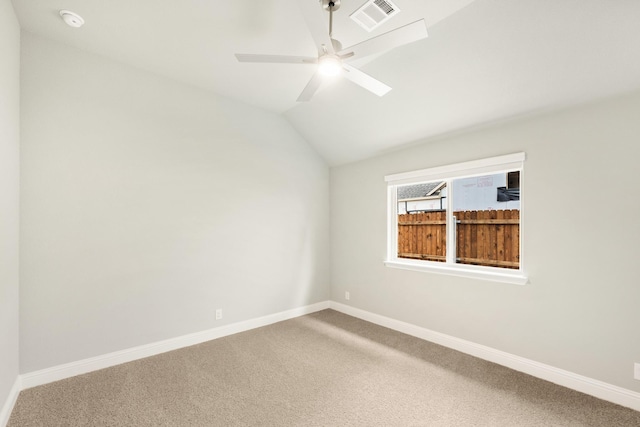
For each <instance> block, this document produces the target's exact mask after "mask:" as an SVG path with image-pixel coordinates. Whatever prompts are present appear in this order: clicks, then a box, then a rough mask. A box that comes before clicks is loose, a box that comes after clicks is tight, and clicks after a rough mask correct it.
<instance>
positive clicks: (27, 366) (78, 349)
mask: <svg viewBox="0 0 640 427" xmlns="http://www.w3.org/2000/svg"><path fill="white" fill-rule="evenodd" d="M21 78H22V82H21V83H22V131H23V133H22V175H21V178H22V212H21V215H22V224H21V257H22V259H21V274H22V277H21V302H20V321H21V330H20V338H21V344H20V346H21V355H20V359H21V364H20V369H21V372H31V371H34V370H37V369H42V368H47V367H50V366H54V365H58V364H61V363H66V362H72V361H77V360H80V359H83V358H87V357H92V356H97V355H102V354H105V353H108V352H112V351H116V350H121V349H125V348H130V347H133V346H137V345H142V344H146V343H150V342H154V341H158V340H162V339H167V338H171V337H176V336H180V335H183V334H186V333H191V332H197V331H201V330H206V329H209V328H212V327H216V326H221V325H224V324H226V323H231V322H237V321H241V320H245V319H250V318H255V317H259V316H263V315H268V314H272V313H276V312H280V311H283V310H287V309H292V308H295V307H300V306H304V305H307V304H312V303H316V302H320V301H325V300H327V299H328V296H329V252H328V249H329V240H328V239H329V237H328V235H329V222H328V219H329V208H328V206H329V170H328V168H327V166H326V164H325V163H324V161H323V160H321V158H320V157H319V156H318V155H317V154H316V153H315V152H314V151H313V150H312V149H311V148H310V146H309V145H308V144H307V143H306V142H305V141H304V140H303V139H302V138H301V137H300V136H299V135H298V134H297V133H296V132H295V131H294V130H293V128H292V127H291V126H290V125H289V124H288V123H287V122H286V121H284V120H283V119H282V118H280V117H278V116H276V115H274V114H271V113H267V112H264V111H262V110H259V109H256V108H253V107H249V106H247V105H244V104H240V103H236V102H232V101H230V100H226V99H224V98H221V97H218V96H215V95H213V94H208V93H206V92H203V91H202V90H199V89H196V88H192V87H189V86H186V85H183V84H180V83H177V82H174V81H171V80H167V79H165V78H161V77H158V76H155V75H153V74H150V73H147V72H144V71H140V70H137V69H134V68H131V67H129V66H125V65H123V64H119V63H116V62H113V61H110V60H107V59H104V58H101V57H98V56H94V55H91V54H88V53H85V52H82V51H80V50H76V49H73V48H69V47H66V46H64V45H60V44H57V43H55V42H52V41H47V40H45V39H42V38H39V37H37V36H34V35H31V34H29V33H23V49H22V74H21ZM216 308H222V309H223V311H224V318H223V319H222V320H220V321H216V320H215V316H214V314H215V309H216Z"/></svg>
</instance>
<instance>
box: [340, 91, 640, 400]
mask: <svg viewBox="0 0 640 427" xmlns="http://www.w3.org/2000/svg"><path fill="white" fill-rule="evenodd" d="M639 114H640V93H634V94H630V95H626V96H621V97H619V98H614V99H609V100H605V101H602V102H600V103H595V104H590V105H586V106H582V107H578V108H572V109H568V110H566V111H563V112H559V113H556V114H549V115H544V116H539V117H535V118H528V119H522V120H519V121H517V122H511V123H509V124H501V125H496V126H494V127H491V128H485V129H482V130H477V131H474V132H469V133H466V134H459V135H456V136H451V137H448V138H443V139H440V140H434V141H423V142H421V143H417V144H416V145H414V146H412V147H410V148H407V149H404V150H401V151H397V152H393V153H389V154H386V155H384V156H381V157H376V158H372V159H369V160H365V161H361V162H358V163H353V164H349V165H345V166H342V167H337V168H334V169H332V171H331V203H332V213H331V224H332V225H331V228H332V233H331V238H332V241H331V259H332V288H331V297H332V299H333V300H335V301H339V302H342V303H346V304H350V305H353V306H355V307H357V308H361V309H364V310H368V311H370V312H374V313H377V314H380V315H384V316H388V317H391V318H394V319H398V320H401V321H405V322H409V323H412V324H415V325H419V326H421V327H425V328H428V329H431V330H434V331H438V332H441V333H445V334H448V335H452V336H454V337H459V338H462V339H465V340H469V341H472V342H475V343H479V344H483V345H486V346H489V347H492V348H495V349H499V350H502V351H505V352H508V353H512V354H515V355H518V356H521V357H525V358H529V359H532V360H535V361H538V362H542V363H546V364H549V365H552V366H555V367H558V368H562V369H565V370H568V371H572V372H575V373H578V374H582V375H585V376H587V377H591V378H595V379H598V380H602V381H605V382H608V383H611V384H615V385H618V386H620V387H624V388H627V389H630V390H635V391H640V382H639V381H636V380H634V379H633V363H634V362H640V339H639V338H638V337H639V336H640V335H639V330H638V325H640V308H639V307H638V302H639V301H640V286H639V281H638V274H637V272H638V249H637V247H636V243H637V241H638V237H640V223H639V222H638V220H637V219H638V218H640V199H639V198H638V197H637V193H638V184H639V183H640V179H639V178H638V157H639V155H640V145H639V141H640V140H639V137H640V120H638V118H639V117H640V115H639ZM519 151H525V152H526V153H527V160H526V162H525V170H524V175H523V183H522V191H523V198H524V209H525V210H524V226H523V232H524V243H523V250H524V262H525V269H526V271H527V273H528V274H529V277H530V284H528V285H525V286H517V285H508V284H498V283H492V282H488V281H479V280H473V279H464V278H457V277H452V276H444V275H436V274H431V273H420V272H413V271H405V270H397V269H392V268H387V267H385V266H384V265H383V263H382V262H383V260H384V257H385V247H386V246H385V244H386V242H385V238H386V187H385V182H384V179H383V178H384V176H385V175H386V174H391V173H398V172H406V171H411V170H416V169H422V168H428V167H433V166H439V165H446V164H451V163H457V162H462V161H467V160H473V159H478V158H484V157H490V156H496V155H501V154H508V153H514V152H519ZM602 197H605V198H607V200H609V202H608V203H606V206H611V208H603V204H602V203H601V200H602ZM347 290H348V291H350V297H351V299H350V301H345V300H344V292H345V291H347Z"/></svg>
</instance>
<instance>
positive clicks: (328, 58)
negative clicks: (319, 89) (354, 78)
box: [318, 55, 342, 77]
mask: <svg viewBox="0 0 640 427" xmlns="http://www.w3.org/2000/svg"><path fill="white" fill-rule="evenodd" d="M341 71H342V61H340V58H338V57H337V56H334V55H324V56H322V57H320V59H318V72H319V73H320V74H322V75H323V76H329V77H331V76H337V75H338V74H340V72H341Z"/></svg>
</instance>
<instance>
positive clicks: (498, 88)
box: [13, 0, 640, 165]
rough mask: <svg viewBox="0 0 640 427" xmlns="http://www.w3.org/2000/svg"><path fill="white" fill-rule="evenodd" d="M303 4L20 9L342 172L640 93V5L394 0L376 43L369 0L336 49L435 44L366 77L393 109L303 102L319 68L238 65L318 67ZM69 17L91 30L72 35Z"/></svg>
mask: <svg viewBox="0 0 640 427" xmlns="http://www.w3.org/2000/svg"><path fill="white" fill-rule="evenodd" d="M297 1H310V2H315V1H317V0H232V1H228V2H223V1H219V0H216V1H204V0H181V1H173V2H169V1H164V0H163V1H158V0H135V1H131V0H109V1H99V0H13V5H14V8H15V10H16V13H17V14H18V18H19V20H20V23H21V25H22V28H23V30H26V31H29V32H32V33H35V34H38V35H42V36H45V37H47V38H50V39H53V40H56V41H59V42H62V43H65V44H68V45H71V46H75V47H78V48H80V49H83V50H85V51H89V52H93V53H97V54H100V55H103V56H106V57H109V58H112V59H114V60H117V61H121V62H125V63H128V64H131V65H133V66H135V67H138V68H142V69H145V70H148V71H151V72H154V73H157V74H160V75H164V76H167V77H170V78H173V79H176V80H179V81H182V82H185V83H188V84H190V85H194V86H197V87H200V88H202V89H204V90H209V91H213V92H215V93H217V94H220V95H223V96H226V97H229V98H234V99H237V100H239V101H242V102H246V103H249V104H253V105H255V106H258V107H261V108H264V109H267V110H270V111H273V112H274V113H277V114H282V115H283V116H284V117H285V118H286V119H287V120H288V121H289V122H290V123H291V124H292V125H293V126H294V127H295V128H296V129H297V130H298V132H300V133H301V134H302V135H303V136H304V137H305V138H306V139H307V140H308V141H309V143H311V144H312V145H313V146H314V147H315V148H316V150H317V151H318V152H319V153H320V154H321V155H322V156H323V157H324V158H325V159H326V160H327V162H328V163H329V164H331V165H338V164H343V163H347V162H351V161H356V160H359V159H362V158H366V157H369V156H372V155H376V154H378V153H382V152H385V151H388V150H391V149H394V148H396V147H398V146H401V145H403V144H407V143H411V142H413V141H416V140H423V139H425V138H429V137H435V136H439V135H443V134H446V133H450V132H454V131H458V130H461V129H467V128H470V127H474V126H478V125H482V124H485V123H490V122H495V121H499V120H503V119H506V118H511V117H515V116H519V115H525V114H532V113H537V112H540V111H551V110H554V109H558V108H564V107H567V106H570V105H573V104H577V103H581V102H586V101H590V100H593V99H598V98H602V97H606V96H611V95H614V94H618V93H621V92H626V91H631V90H636V89H640V30H639V28H640V25H639V24H638V23H639V22H640V2H639V1H637V0H613V1H605V0H516V1H514V0H393V2H394V3H395V4H396V5H397V6H398V7H399V8H400V10H401V12H400V13H398V14H397V15H396V16H394V17H393V18H391V19H390V20H389V21H387V22H386V23H384V24H383V25H382V26H381V27H380V28H379V29H376V30H374V31H373V32H372V33H368V32H367V31H365V30H364V29H362V28H361V27H359V26H358V25H356V24H355V23H354V22H353V21H352V20H351V19H349V15H350V14H351V13H352V12H353V11H354V10H356V9H357V8H358V7H359V6H361V5H362V4H363V3H364V2H365V0H342V6H341V8H340V9H339V10H338V11H337V12H336V14H335V20H334V38H336V39H338V40H340V41H341V42H342V44H343V46H350V45H353V44H355V43H358V42H360V41H363V40H365V39H368V38H370V37H372V36H375V35H378V34H382V33H384V32H387V31H390V30H392V29H394V28H396V27H399V26H401V25H404V24H407V23H409V22H413V21H415V20H417V19H420V18H424V19H425V21H426V24H427V27H428V31H429V37H428V38H427V39H424V40H421V41H418V42H415V43H412V44H409V45H406V46H402V47H400V48H396V49H394V50H392V51H389V52H386V53H384V54H382V55H378V56H375V57H373V58H370V60H369V61H368V62H361V63H360V64H359V65H360V67H361V69H362V70H363V71H365V72H366V73H368V74H370V75H371V76H373V77H375V78H377V79H379V80H381V81H383V82H384V83H386V84H388V85H389V86H391V87H392V88H393V90H392V91H391V92H389V93H388V94H386V95H385V96H384V97H377V96H376V95H373V94H371V93H369V92H367V91H365V90H363V89H362V88H360V87H358V86H356V85H354V84H353V83H351V82H349V81H346V80H343V79H334V80H332V81H330V82H326V83H325V84H324V85H323V87H322V89H321V90H320V91H319V92H318V93H317V94H316V96H314V98H313V99H312V100H311V101H310V102H306V103H297V102H296V98H297V97H298V95H299V93H300V92H301V91H302V89H303V88H304V87H305V85H306V83H307V81H308V80H309V79H310V78H311V76H312V75H313V73H314V71H315V69H314V65H292V64H284V65H279V64H249V63H239V62H237V60H236V58H235V56H234V53H257V54H278V55H303V56H314V55H315V54H316V52H317V50H316V46H315V45H314V43H313V39H312V38H311V36H310V34H309V31H308V30H307V28H306V24H305V21H304V19H303V16H302V14H301V13H300V11H299V9H298V6H297ZM318 8H319V9H318V13H323V12H322V11H321V9H320V6H318ZM61 9H69V10H72V11H74V12H76V13H78V14H80V15H81V16H82V17H83V18H84V19H85V21H86V24H85V25H84V26H83V27H82V28H80V29H73V28H70V27H68V26H66V25H65V24H64V23H63V21H62V20H61V19H60V16H59V15H58V11H59V10H61ZM326 15H327V16H326V17H327V18H328V14H326ZM327 26H328V24H327Z"/></svg>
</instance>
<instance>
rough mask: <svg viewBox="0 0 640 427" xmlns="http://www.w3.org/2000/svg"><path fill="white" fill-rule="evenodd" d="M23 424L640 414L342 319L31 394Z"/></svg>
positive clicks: (612, 422)
mask: <svg viewBox="0 0 640 427" xmlns="http://www.w3.org/2000/svg"><path fill="white" fill-rule="evenodd" d="M8 426H9V427H20V426H536V427H540V426H608V427H609V426H611V427H613V426H640V412H637V411H633V410H631V409H627V408H623V407H621V406H617V405H614V404H611V403H607V402H604V401H601V400H598V399H596V398H593V397H589V396H587V395H584V394H582V393H579V392H576V391H572V390H569V389H566V388H564V387H560V386H557V385H554V384H551V383H549V382H546V381H543V380H540V379H536V378H534V377H531V376H528V375H525V374H522V373H519V372H516V371H513V370H511V369H508V368H505V367H502V366H499V365H496V364H493V363H490V362H485V361H483V360H480V359H476V358H474V357H471V356H468V355H465V354H462V353H459V352H456V351H454V350H450V349H447V348H445V347H442V346H439V345H436V344H432V343H429V342H426V341H422V340H420V339H417V338H413V337H410V336H408V335H404V334H401V333H398V332H395V331H392V330H390V329H386V328H383V327H380V326H377V325H373V324H371V323H367V322H364V321H362V320H359V319H355V318H353V317H350V316H346V315H344V314H341V313H338V312H336V311H332V310H325V311H322V312H318V313H315V314H311V315H308V316H304V317H299V318H296V319H292V320H288V321H285V322H281V323H277V324H274V325H270V326H266V327H263V328H259V329H254V330H251V331H248V332H243V333H240V334H236V335H232V336H229V337H225V338H220V339H217V340H214V341H209V342H207V343H204V344H200V345H196V346H193V347H188V348H185V349H181V350H176V351H172V352H169V353H165V354H162V355H159V356H154V357H150V358H147V359H142V360H138V361H134V362H130V363H126V364H123V365H119V366H116V367H113V368H108V369H104V370H101V371H97V372H92V373H89V374H85V375H81V376H77V377H74V378H70V379H67V380H63V381H58V382H55V383H51V384H47V385H44V386H40V387H35V388H32V389H28V390H25V391H23V392H22V393H20V397H19V398H18V402H17V403H16V406H15V409H14V411H13V414H12V415H11V419H10V420H9V424H8Z"/></svg>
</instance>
